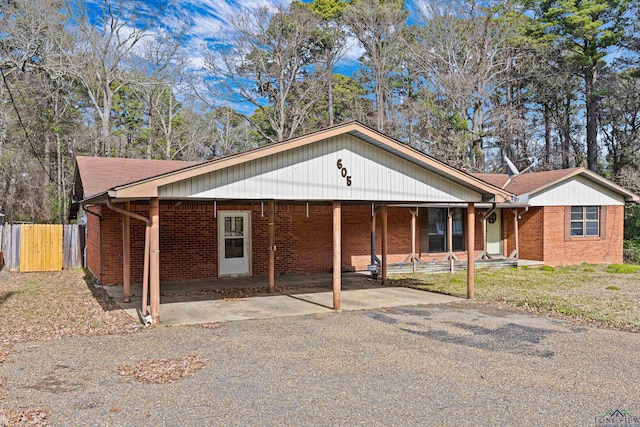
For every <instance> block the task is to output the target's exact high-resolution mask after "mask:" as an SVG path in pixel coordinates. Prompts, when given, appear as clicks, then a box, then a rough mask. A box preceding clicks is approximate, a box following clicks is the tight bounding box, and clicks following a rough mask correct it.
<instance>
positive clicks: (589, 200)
mask: <svg viewBox="0 0 640 427" xmlns="http://www.w3.org/2000/svg"><path fill="white" fill-rule="evenodd" d="M474 176H476V177H477V178H480V179H483V180H484V181H486V182H489V183H491V184H493V185H496V186H498V187H500V188H504V189H505V190H507V191H509V192H510V193H513V194H515V195H516V196H517V199H518V200H521V201H526V202H527V204H528V205H529V206H528V208H527V209H526V210H525V211H524V212H522V213H520V214H519V217H520V218H519V222H518V227H517V229H515V228H514V222H513V214H512V213H510V212H507V211H505V210H500V209H496V214H497V215H496V217H495V218H492V219H493V221H491V223H489V224H487V238H488V239H489V241H490V243H489V248H488V250H489V253H490V254H492V255H507V250H508V248H509V247H511V248H514V245H515V244H514V242H513V241H512V243H511V245H509V244H506V245H501V244H500V240H501V239H500V237H501V235H502V236H511V237H508V238H507V239H509V238H511V239H513V236H515V233H514V230H517V232H518V233H519V237H520V238H519V245H518V248H517V249H518V250H517V256H518V257H519V258H521V259H528V260H538V261H542V262H544V263H545V264H547V265H551V266H558V265H575V264H581V263H583V262H586V263H593V264H597V263H621V262H622V257H623V248H622V240H623V235H624V206H625V203H634V202H638V200H639V198H638V195H637V194H634V193H632V192H630V191H628V190H626V189H624V188H622V187H620V186H619V185H616V184H614V183H613V182H611V181H609V180H607V179H605V178H603V177H601V176H600V175H598V174H596V173H594V172H591V171H590V170H587V169H585V168H571V169H560V170H553V171H543V172H529V173H524V174H520V175H516V176H514V177H510V176H509V175H507V174H474ZM514 250H515V249H514Z"/></svg>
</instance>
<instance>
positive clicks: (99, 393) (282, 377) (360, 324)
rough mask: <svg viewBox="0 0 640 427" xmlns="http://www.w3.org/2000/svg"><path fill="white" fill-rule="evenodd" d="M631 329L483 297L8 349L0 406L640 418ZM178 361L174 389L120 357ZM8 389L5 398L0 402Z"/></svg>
mask: <svg viewBox="0 0 640 427" xmlns="http://www.w3.org/2000/svg"><path fill="white" fill-rule="evenodd" d="M638 349H640V335H638V334H633V333H628V332H620V331H614V330H605V329H596V328H583V327H578V326H576V325H575V324H572V323H569V322H567V321H564V320H557V319H551V318H547V317H536V316H532V315H529V314H523V313H514V312H510V311H503V310H498V309H495V308H492V307H490V306H488V305H484V304H481V303H463V304H453V305H442V306H429V307H405V308H393V309H385V310H377V311H357V312H342V313H330V314H323V315H311V316H302V317H282V318H274V319H267V320H260V321H240V322H231V323H225V324H221V325H215V326H214V327H210V328H205V327H174V328H158V329H155V330H150V331H144V332H141V333H137V334H130V335H121V336H99V337H75V338H65V339H61V340H54V341H43V342H37V343H24V344H19V345H16V347H15V348H14V351H13V352H12V354H11V359H10V361H9V362H8V363H4V364H1V365H0V377H4V378H5V383H6V384H5V387H4V388H0V407H2V408H5V409H16V408H41V409H45V410H47V411H48V412H49V414H50V416H49V421H50V422H51V424H53V425H107V424H108V425H181V426H189V425H193V426H200V425H240V426H248V425H273V426H282V425H305V426H315V425H367V426H370V425H397V426H408V425H420V426H424V425H473V426H476V425H581V426H584V425H594V417H596V416H598V415H601V414H603V413H604V412H606V411H607V410H608V409H611V408H613V409H615V408H619V409H626V410H627V411H629V412H630V413H631V414H633V415H639V414H640V383H639V380H638V379H639V378H640V363H638ZM187 355H196V356H203V357H205V358H206V359H208V362H207V365H206V367H205V368H204V369H202V370H200V371H198V372H197V373H196V374H195V375H193V376H191V377H187V378H185V379H183V380H180V381H177V382H174V383H171V384H145V383H139V382H136V381H134V380H133V379H132V378H131V377H127V376H122V375H120V374H119V373H118V370H120V369H121V368H122V366H123V365H125V364H129V363H133V362H138V361H140V360H144V359H155V358H178V357H183V356H187ZM3 394H4V396H2V395H3Z"/></svg>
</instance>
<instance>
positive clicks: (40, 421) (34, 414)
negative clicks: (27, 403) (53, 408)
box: [0, 409, 49, 427]
mask: <svg viewBox="0 0 640 427" xmlns="http://www.w3.org/2000/svg"><path fill="white" fill-rule="evenodd" d="M48 417H49V413H48V412H47V411H43V410H42V409H18V410H12V411H10V410H6V409H0V427H9V426H16V427H23V426H46V425H48V424H49V423H48V422H47V418H48Z"/></svg>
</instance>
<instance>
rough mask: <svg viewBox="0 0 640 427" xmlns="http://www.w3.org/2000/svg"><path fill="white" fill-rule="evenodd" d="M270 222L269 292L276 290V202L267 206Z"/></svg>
mask: <svg viewBox="0 0 640 427" xmlns="http://www.w3.org/2000/svg"><path fill="white" fill-rule="evenodd" d="M267 211H268V212H267V216H268V218H267V219H268V221H269V292H274V291H275V290H276V202H275V201H274V200H269V204H268V206H267Z"/></svg>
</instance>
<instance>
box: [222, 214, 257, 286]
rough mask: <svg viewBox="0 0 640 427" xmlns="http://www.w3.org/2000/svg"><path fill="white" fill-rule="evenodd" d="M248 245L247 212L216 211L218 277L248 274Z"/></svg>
mask: <svg viewBox="0 0 640 427" xmlns="http://www.w3.org/2000/svg"><path fill="white" fill-rule="evenodd" d="M250 243H251V227H250V224H249V212H242V211H218V259H219V260H220V262H219V271H218V275H219V276H242V275H248V274H249V273H250V271H249V265H250V264H249V263H250V254H251V245H250Z"/></svg>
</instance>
